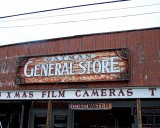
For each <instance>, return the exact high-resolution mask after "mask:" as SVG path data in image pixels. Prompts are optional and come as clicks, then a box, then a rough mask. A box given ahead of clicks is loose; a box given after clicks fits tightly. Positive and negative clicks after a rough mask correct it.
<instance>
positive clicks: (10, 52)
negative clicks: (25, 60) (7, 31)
mask: <svg viewBox="0 0 160 128" xmlns="http://www.w3.org/2000/svg"><path fill="white" fill-rule="evenodd" d="M18 49H19V45H13V46H12V45H11V46H8V52H7V57H8V58H10V57H12V58H14V57H17V51H18Z"/></svg>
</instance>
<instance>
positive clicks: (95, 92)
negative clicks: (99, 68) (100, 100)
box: [91, 90, 99, 96]
mask: <svg viewBox="0 0 160 128" xmlns="http://www.w3.org/2000/svg"><path fill="white" fill-rule="evenodd" d="M91 96H99V94H98V90H93V91H92V94H91Z"/></svg>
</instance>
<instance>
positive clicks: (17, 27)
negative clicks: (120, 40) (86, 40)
mask: <svg viewBox="0 0 160 128" xmlns="http://www.w3.org/2000/svg"><path fill="white" fill-rule="evenodd" d="M107 1H116V0H0V17H4V16H9V15H15V14H22V13H28V12H35V11H41V10H48V9H58V8H64V7H71V6H78V5H85V4H92V3H100V2H107ZM153 27H160V0H128V1H124V2H114V3H106V4H97V5H92V6H83V7H76V8H68V9H63V10H62V9H59V10H54V11H49V12H43V13H36V14H32V15H23V16H16V17H10V18H0V46H3V45H8V44H15V43H21V42H28V41H35V40H43V39H54V38H61V37H70V36H76V35H85V34H94V33H106V32H116V31H125V30H135V29H143V28H153Z"/></svg>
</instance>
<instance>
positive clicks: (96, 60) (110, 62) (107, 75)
mask: <svg viewBox="0 0 160 128" xmlns="http://www.w3.org/2000/svg"><path fill="white" fill-rule="evenodd" d="M128 54H129V50H128V49H126V48H124V49H116V50H115V49H114V50H105V51H104V50H103V51H96V52H95V51H94V52H87V53H79V54H77V53H76V54H65V55H53V56H51V55H50V56H37V57H20V58H19V65H18V69H17V79H16V83H17V84H27V83H57V82H89V81H118V80H128V79H129V76H128V75H129V74H128Z"/></svg>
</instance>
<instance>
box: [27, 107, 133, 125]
mask: <svg viewBox="0 0 160 128" xmlns="http://www.w3.org/2000/svg"><path fill="white" fill-rule="evenodd" d="M46 117H47V110H38V109H37V110H36V109H35V110H31V111H30V120H29V121H30V122H29V125H30V126H29V128H45V126H46V119H47V118H46ZM122 117H123V118H122ZM132 123H133V116H132V115H131V108H113V109H112V110H95V111H94V110H91V111H85V110H83V111H82V110H75V111H74V110H54V111H52V128H130V127H132Z"/></svg>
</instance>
